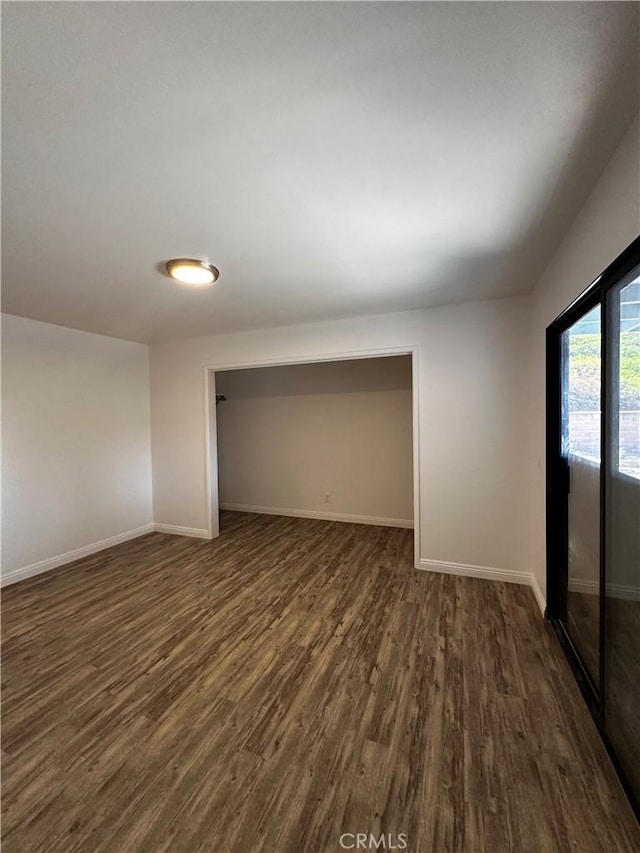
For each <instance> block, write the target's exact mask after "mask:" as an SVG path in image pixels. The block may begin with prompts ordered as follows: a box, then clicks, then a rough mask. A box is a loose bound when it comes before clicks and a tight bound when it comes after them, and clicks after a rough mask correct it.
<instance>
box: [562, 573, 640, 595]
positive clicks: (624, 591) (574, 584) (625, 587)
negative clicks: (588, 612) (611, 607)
mask: <svg viewBox="0 0 640 853" xmlns="http://www.w3.org/2000/svg"><path fill="white" fill-rule="evenodd" d="M569 592H578V593H582V594H583V595H600V581H594V580H585V579H584V578H571V579H570V580H569ZM606 594H607V597H608V598H619V599H622V600H623V601H640V587H638V586H631V585H629V584H620V583H608V584H606Z"/></svg>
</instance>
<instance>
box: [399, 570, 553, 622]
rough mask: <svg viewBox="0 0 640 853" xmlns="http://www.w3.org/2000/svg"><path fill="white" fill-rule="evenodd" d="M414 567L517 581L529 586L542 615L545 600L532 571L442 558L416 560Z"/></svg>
mask: <svg viewBox="0 0 640 853" xmlns="http://www.w3.org/2000/svg"><path fill="white" fill-rule="evenodd" d="M416 569H419V570H421V571H426V572H439V573H441V574H446V575H459V576H460V577H466V578H478V579H479V580H487V581H502V582H503V583H517V584H522V585H523V586H529V587H531V590H532V591H533V595H534V598H535V600H536V603H537V605H538V607H539V608H540V612H541V614H542V615H543V616H544V613H545V610H546V608H547V602H546V599H545V597H544V595H543V594H542V590H541V589H540V586H539V584H538V581H537V580H536V576H535V575H534V573H533V572H518V571H513V570H512V569H498V568H495V567H493V566H470V565H467V564H465V563H448V562H445V561H444V560H426V559H424V558H422V559H420V560H419V561H418V564H417V565H416Z"/></svg>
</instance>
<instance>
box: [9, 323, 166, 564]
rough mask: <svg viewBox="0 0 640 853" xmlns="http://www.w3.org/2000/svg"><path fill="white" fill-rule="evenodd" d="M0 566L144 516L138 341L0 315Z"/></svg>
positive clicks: (83, 542) (141, 351)
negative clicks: (0, 560)
mask: <svg viewBox="0 0 640 853" xmlns="http://www.w3.org/2000/svg"><path fill="white" fill-rule="evenodd" d="M2 450H3V453H2V487H3V488H2V514H3V524H2V533H3V539H2V557H3V564H2V573H3V578H4V577H5V576H9V575H11V574H12V573H16V572H18V573H20V572H21V570H24V569H26V568H28V567H29V566H33V565H34V564H38V563H40V562H41V561H47V560H52V559H54V558H56V557H58V556H60V555H63V554H67V553H68V552H72V551H75V550H76V549H82V548H86V547H88V546H91V545H93V544H94V543H97V542H102V541H103V540H105V539H110V538H111V537H117V536H120V535H122V534H126V533H127V532H129V531H132V530H136V529H138V528H140V527H143V526H145V525H149V524H151V523H152V520H153V510H152V491H151V453H150V423H149V365H148V348H147V347H146V346H144V345H142V344H136V343H130V342H128V341H121V340H117V339H115V338H107V337H103V336H101V335H93V334H89V333H87V332H79V331H76V330H73V329H66V328H63V327H61V326H52V325H49V324H48V323H40V322H36V321H34V320H25V319H22V318H20V317H13V316H9V315H6V314H5V315H3V316H2Z"/></svg>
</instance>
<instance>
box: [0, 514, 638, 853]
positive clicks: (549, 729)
mask: <svg viewBox="0 0 640 853" xmlns="http://www.w3.org/2000/svg"><path fill="white" fill-rule="evenodd" d="M222 521H223V527H222V531H223V532H222V536H221V537H220V539H218V540H216V541H214V542H206V541H201V540H193V539H186V538H182V537H177V536H168V535H163V534H157V533H154V534H150V535H148V536H145V537H143V538H140V539H137V540H135V541H132V542H129V543H126V544H124V545H120V546H117V547H116V548H112V549H110V550H109V551H104V552H102V553H101V554H96V555H94V556H92V557H88V558H86V559H84V560H80V561H78V562H76V563H75V564H73V565H70V566H66V567H63V568H60V569H58V570H56V571H54V572H50V573H48V574H46V575H41V576H39V577H36V578H32V579H30V580H27V581H24V582H22V583H20V584H17V585H15V586H12V587H9V588H7V589H6V590H5V591H4V594H3V601H2V615H3V620H2V633H3V661H4V663H3V673H2V674H3V694H2V711H3V727H2V750H3V752H2V777H3V778H2V781H3V798H2V808H3V819H2V836H3V845H2V849H3V853H15V851H29V853H32V851H47V853H57V852H58V851H64V853H74V851H87V853H98V851H113V853H123V852H124V851H127V853H129V851H145V853H147V851H148V853H160V851H171V853H179V852H180V851H185V853H186V852H187V851H188V853H192V851H211V853H214V851H215V853H260V851H265V853H266V851H268V853H306V852H307V851H308V853H324V851H327V853H329V851H336V853H340V851H341V850H342V849H344V848H343V847H341V846H340V836H341V835H342V834H343V833H366V834H369V833H372V834H374V836H376V840H377V841H379V836H380V834H382V833H385V835H386V838H385V843H386V844H387V849H388V847H389V842H390V841H392V842H393V843H395V844H396V847H397V845H398V836H399V834H400V833H404V834H406V836H407V839H408V844H407V849H408V850H409V851H410V853H485V851H486V853H546V851H549V853H564V851H572V853H618V852H619V853H629V851H640V831H639V829H638V826H637V824H636V823H635V820H634V818H633V815H632V813H631V810H630V808H629V806H628V804H627V802H626V800H625V799H624V796H623V794H622V792H621V789H620V787H619V785H618V783H617V780H616V778H615V775H614V773H613V770H612V768H611V767H610V765H609V762H608V759H607V757H606V754H605V751H604V748H603V746H602V744H601V742H600V740H599V738H598V735H597V733H596V730H595V727H594V725H593V723H592V721H591V718H590V717H589V714H588V713H587V710H586V708H585V706H584V705H583V703H582V699H581V697H580V695H579V692H578V690H577V687H576V686H575V684H574V682H573V679H572V677H571V674H570V672H569V669H568V666H567V664H566V663H565V661H564V658H563V657H562V654H561V652H560V650H559V647H558V645H557V643H556V640H555V638H554V637H553V635H552V633H551V631H550V629H549V628H548V626H547V625H545V624H544V622H543V621H542V619H541V617H540V613H539V611H538V610H537V608H536V605H535V603H534V599H533V595H532V593H531V591H530V590H529V589H528V588H525V587H519V586H514V585H509V584H500V583H492V582H487V581H480V580H473V579H469V578H456V577H452V576H446V575H438V574H431V573H426V572H417V571H415V570H414V569H413V568H412V562H413V560H412V548H413V542H412V532H411V531H409V530H397V529H391V528H383V527H366V526H362V525H350V524H342V523H337V522H334V523H332V522H324V521H317V520H311V519H293V518H278V517H273V516H256V515H248V514H241V513H225V514H224V515H223V519H222ZM389 834H391V837H390V836H389ZM343 841H344V843H346V844H350V843H354V842H355V839H352V838H351V837H345V838H344V839H343ZM354 849H355V848H354ZM370 849H375V848H370ZM380 849H383V848H380Z"/></svg>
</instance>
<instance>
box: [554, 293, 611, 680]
mask: <svg viewBox="0 0 640 853" xmlns="http://www.w3.org/2000/svg"><path fill="white" fill-rule="evenodd" d="M600 314H601V312H600V306H599V305H596V306H595V308H592V309H591V310H590V311H588V312H587V313H586V314H584V315H583V316H582V317H580V318H579V319H578V320H576V322H575V323H573V324H572V325H571V326H570V327H569V328H568V329H567V330H566V331H564V332H563V333H562V365H561V369H562V377H561V382H562V386H561V395H562V425H561V428H562V455H563V459H564V461H565V463H566V465H567V470H568V500H567V504H568V506H567V528H568V554H567V558H568V565H567V572H568V578H567V599H566V612H565V613H564V614H563V617H564V621H565V627H566V630H567V633H568V635H569V637H570V638H571V641H572V643H573V645H574V647H575V649H576V651H577V653H578V654H579V655H580V659H581V661H582V663H583V665H584V667H585V670H586V672H587V674H588V676H589V678H590V679H591V681H592V683H593V684H594V685H597V684H598V681H599V678H600V461H601V458H600V447H601V436H600V429H601V423H600V421H601V408H602V406H601V384H602V383H601V361H602V359H601V340H602V335H601V328H600Z"/></svg>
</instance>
